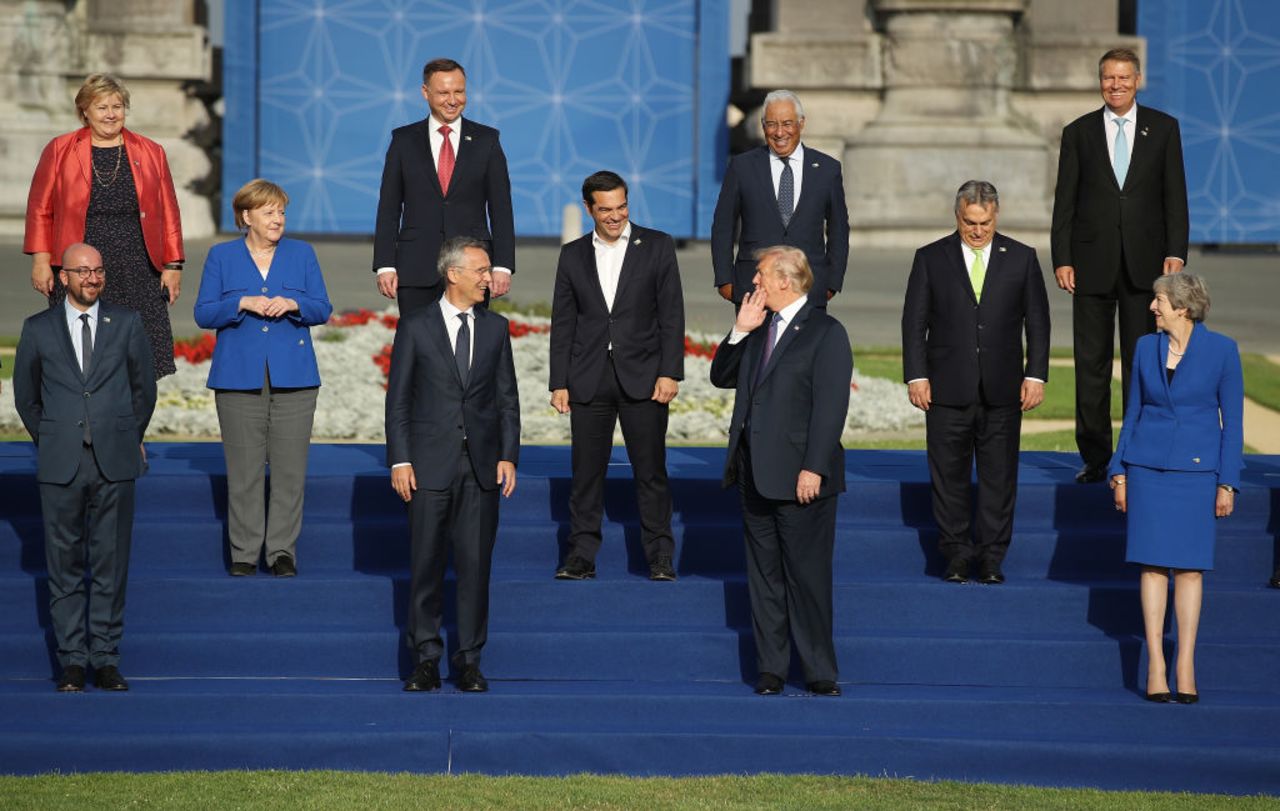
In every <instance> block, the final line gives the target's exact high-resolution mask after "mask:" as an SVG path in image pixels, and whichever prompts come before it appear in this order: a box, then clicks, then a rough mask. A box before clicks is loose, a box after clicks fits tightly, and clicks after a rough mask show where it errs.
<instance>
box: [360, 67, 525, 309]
mask: <svg viewBox="0 0 1280 811" xmlns="http://www.w3.org/2000/svg"><path fill="white" fill-rule="evenodd" d="M422 97H423V98H424V99H426V101H427V106H428V107H429V108H430V110H431V113H430V115H429V116H428V117H427V118H426V120H424V121H419V122H416V123H414V124H409V125H407V126H403V127H399V128H398V129H396V130H394V131H393V132H392V133H391V145H390V146H388V147H387V159H386V164H385V165H384V167H383V170H382V188H381V190H380V191H379V193H378V213H377V219H376V221H375V224H374V237H373V270H374V272H375V273H376V274H377V280H378V290H379V292H381V293H382V295H384V296H386V297H387V298H389V299H396V300H397V301H398V303H399V305H400V313H401V315H407V314H408V313H411V312H413V311H414V310H417V309H422V308H425V307H426V306H427V305H429V304H431V303H432V302H434V301H435V300H436V299H438V298H439V297H440V293H441V291H442V290H443V287H442V286H441V282H440V277H439V275H437V273H436V258H437V257H438V256H439V255H440V246H441V244H443V243H444V241H445V240H446V239H448V238H449V237H452V236H469V237H472V238H474V239H477V240H480V241H481V242H483V243H484V244H485V246H486V249H487V250H488V251H489V252H490V254H491V255H492V256H493V261H494V268H493V283H492V285H491V286H490V292H491V293H492V294H493V295H495V296H501V295H504V294H505V293H506V292H507V291H508V290H509V289H510V287H511V274H512V273H513V272H514V271H515V223H514V218H513V215H512V210H511V180H510V178H509V177H508V175H507V158H506V155H504V154H503V152H502V145H501V144H500V143H499V142H498V131H497V130H496V129H493V128H492V127H486V126H484V125H483V124H477V123H476V122H474V121H472V120H470V119H467V118H463V117H462V111H463V109H464V108H465V107H466V106H467V76H466V72H465V71H464V70H463V69H462V66H461V65H459V64H458V63H457V62H455V61H453V60H452V59H433V60H431V61H430V62H428V63H427V64H426V66H425V67H424V68H423V69H422ZM486 295H488V294H486ZM486 300H487V299H486Z"/></svg>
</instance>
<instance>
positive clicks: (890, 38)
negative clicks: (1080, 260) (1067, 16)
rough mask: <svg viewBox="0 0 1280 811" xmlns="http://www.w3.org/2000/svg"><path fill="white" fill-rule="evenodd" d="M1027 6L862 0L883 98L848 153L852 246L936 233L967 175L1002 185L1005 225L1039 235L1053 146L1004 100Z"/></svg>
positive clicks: (901, 242)
mask: <svg viewBox="0 0 1280 811" xmlns="http://www.w3.org/2000/svg"><path fill="white" fill-rule="evenodd" d="M1028 2H1029V0H869V3H870V6H871V8H872V10H873V11H874V12H875V13H876V14H877V15H879V17H880V19H881V21H882V23H883V30H884V37H885V51H884V99H883V104H882V106H881V108H880V113H879V115H878V116H877V117H876V119H875V120H874V121H872V122H871V123H870V124H868V125H867V126H866V128H865V129H863V130H862V131H861V132H860V133H858V134H857V135H855V136H854V137H853V138H852V139H851V140H850V142H849V146H848V149H847V150H846V152H845V178H846V181H847V185H848V200H849V215H850V223H851V226H852V230H853V235H852V241H853V243H854V244H855V245H864V246H913V245H921V244H924V243H926V242H928V241H931V240H933V239H937V238H938V237H940V236H942V235H943V234H945V233H946V232H947V231H948V230H950V229H951V228H952V227H953V226H954V218H953V213H952V212H953V208H952V206H953V202H954V194H955V190H956V189H957V188H958V187H959V186H960V184H961V183H963V182H964V181H965V180H968V179H971V178H981V179H984V180H989V181H991V182H992V183H994V184H995V185H996V187H997V188H998V189H999V190H1000V197H1001V207H1000V228H1001V230H1002V231H1005V232H1012V233H1014V234H1015V235H1016V236H1018V237H1020V238H1022V239H1024V240H1027V241H1031V242H1033V243H1035V242H1041V243H1043V242H1047V234H1048V228H1049V218H1050V210H1051V203H1052V190H1053V171H1054V167H1053V166H1052V161H1051V155H1050V150H1049V147H1048V145H1047V143H1046V141H1045V139H1044V138H1043V137H1042V136H1041V135H1040V134H1039V133H1038V132H1036V131H1035V129H1034V127H1033V125H1031V124H1030V123H1029V122H1026V121H1024V120H1022V119H1020V118H1019V117H1018V116H1017V115H1015V114H1014V112H1013V110H1012V108H1011V106H1010V96H1011V91H1012V89H1013V86H1014V82H1015V78H1016V76H1017V69H1018V64H1019V60H1018V38H1017V36H1016V34H1015V21H1016V20H1017V19H1018V18H1019V17H1020V16H1021V15H1022V14H1023V12H1024V11H1025V10H1026V8H1027V4H1028Z"/></svg>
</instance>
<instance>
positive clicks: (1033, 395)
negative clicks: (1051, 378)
mask: <svg viewBox="0 0 1280 811" xmlns="http://www.w3.org/2000/svg"><path fill="white" fill-rule="evenodd" d="M1020 396H1021V401H1022V410H1023V411H1030V410H1031V409H1033V408H1035V407H1036V406H1038V405H1040V404H1041V403H1043V402H1044V384H1043V383H1041V382H1040V381H1039V380H1028V379H1025V378H1024V379H1023V381H1022V394H1021V395H1020Z"/></svg>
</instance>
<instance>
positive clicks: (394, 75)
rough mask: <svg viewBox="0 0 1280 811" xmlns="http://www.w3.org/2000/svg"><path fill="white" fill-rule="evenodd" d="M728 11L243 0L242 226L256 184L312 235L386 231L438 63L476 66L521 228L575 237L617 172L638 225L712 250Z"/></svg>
mask: <svg viewBox="0 0 1280 811" xmlns="http://www.w3.org/2000/svg"><path fill="white" fill-rule="evenodd" d="M727 22H728V3H727V0H625V2H622V1H621V0H598V1H597V2H592V0H470V2H458V0H347V2H343V3H341V4H334V3H326V2H324V0H273V2H262V0H229V2H228V4H227V41H226V60H225V65H226V67H225V86H226V106H227V112H226V126H225V129H224V143H225V144H226V155H227V158H226V160H225V162H224V168H223V199H224V204H223V213H222V224H223V227H224V228H227V229H230V228H232V227H233V223H232V215H231V211H230V207H229V203H230V199H231V196H232V195H233V194H234V193H235V190H236V189H237V188H239V186H240V185H241V184H242V183H244V182H245V181H247V180H248V179H250V178H252V177H255V176H263V177H267V178H270V179H272V180H274V181H276V182H278V183H280V184H281V185H283V186H284V187H285V188H286V189H287V190H288V191H289V193H290V195H291V197H292V204H291V206H290V209H289V225H290V227H291V228H292V229H293V230H295V231H302V232H309V233H341V234H365V233H370V232H371V231H372V229H373V216H374V209H375V207H376V205H377V200H378V184H379V179H380V177H381V171H382V162H383V156H384V153H385V151H386V146H387V143H388V141H389V138H390V132H391V130H392V129H393V128H395V127H397V126H400V125H402V124H406V123H409V122H411V121H415V120H418V119H420V118H422V117H423V116H424V115H425V114H426V111H427V108H426V103H425V102H424V101H423V99H422V96H421V93H420V85H421V81H422V80H421V76H422V65H423V63H424V62H426V61H427V59H429V58H432V57H436V56H448V57H452V58H454V59H456V60H458V61H459V62H460V63H462V64H463V65H464V66H465V67H466V69H467V90H468V99H467V111H466V115H467V116H468V117H469V118H473V119H475V120H477V121H480V122H482V123H486V124H490V125H492V126H495V127H498V128H499V129H500V130H501V131H502V143H503V147H504V149H505V150H506V152H507V158H508V162H509V164H510V172H511V182H512V197H513V202H514V205H515V215H516V230H517V233H518V234H519V235H521V236H558V235H559V234H560V224H561V223H560V219H561V211H562V209H563V207H564V205H565V204H566V203H576V202H577V201H578V200H579V199H580V198H581V185H582V179H583V178H584V177H585V176H586V175H588V174H590V173H591V172H594V171H596V170H598V169H606V168H607V169H613V170H614V171H617V172H619V173H620V174H622V175H623V176H624V177H626V178H627V180H628V181H629V182H630V183H631V184H632V187H631V215H632V217H633V218H634V219H635V220H636V221H638V222H640V223H642V224H645V225H649V226H652V227H656V228H661V229H663V230H666V231H669V232H671V233H673V234H675V235H677V236H682V237H693V236H699V235H702V236H705V235H706V234H707V233H708V232H709V230H710V210H711V208H712V206H714V202H715V195H716V193H717V191H718V187H717V186H716V184H715V181H714V179H715V178H716V177H718V176H719V174H720V172H719V167H720V164H721V163H722V162H723V160H724V158H723V156H724V155H725V145H726V142H727V134H726V129H725V124H724V109H725V103H726V101H727V99H728V91H729V55H728V40H727V38H726V36H725V31H726V30H727Z"/></svg>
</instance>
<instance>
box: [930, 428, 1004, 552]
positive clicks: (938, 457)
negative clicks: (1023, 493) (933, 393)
mask: <svg viewBox="0 0 1280 811" xmlns="http://www.w3.org/2000/svg"><path fill="white" fill-rule="evenodd" d="M925 426H926V429H925V430H926V439H925V446H926V448H927V455H928V458H929V480H930V481H931V482H932V486H933V488H932V489H933V519H934V521H935V522H936V523H937V525H938V550H939V551H941V552H942V554H943V555H944V556H945V557H946V558H947V559H948V560H955V559H960V560H974V561H977V562H979V563H988V564H994V565H996V566H999V565H1000V563H1001V561H1003V560H1004V556H1005V553H1006V552H1008V551H1009V541H1010V540H1011V539H1012V538H1013V508H1014V504H1015V502H1016V500H1017V495H1018V442H1019V433H1020V431H1021V429H1022V410H1021V408H1020V406H1019V405H1018V404H1017V403H1013V404H1010V405H986V404H983V403H974V404H972V405H967V406H945V405H938V404H937V403H934V404H932V405H931V406H930V407H929V410H928V411H927V412H925ZM975 455H976V457H977V462H978V508H977V517H978V526H977V531H976V532H972V531H971V526H970V524H971V521H970V516H971V515H972V514H973V506H972V502H971V500H970V497H971V488H970V484H969V482H970V474H971V472H972V470H973V463H974V457H975Z"/></svg>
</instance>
